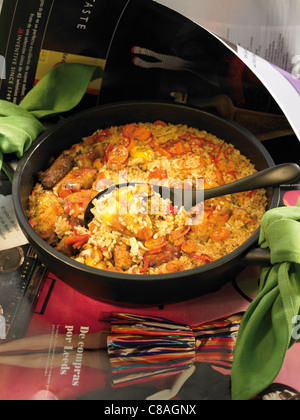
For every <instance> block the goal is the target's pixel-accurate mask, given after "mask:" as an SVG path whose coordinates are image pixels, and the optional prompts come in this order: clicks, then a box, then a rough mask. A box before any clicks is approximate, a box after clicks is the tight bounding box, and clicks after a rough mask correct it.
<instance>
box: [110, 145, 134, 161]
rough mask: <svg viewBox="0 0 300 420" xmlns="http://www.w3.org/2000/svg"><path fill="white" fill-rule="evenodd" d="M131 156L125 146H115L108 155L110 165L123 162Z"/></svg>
mask: <svg viewBox="0 0 300 420" xmlns="http://www.w3.org/2000/svg"><path fill="white" fill-rule="evenodd" d="M128 156H129V153H128V149H127V148H126V147H125V146H115V147H114V148H113V149H112V150H111V151H110V152H109V155H108V164H109V165H118V164H123V163H125V162H126V161H127V159H128Z"/></svg>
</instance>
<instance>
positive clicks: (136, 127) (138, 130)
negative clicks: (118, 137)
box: [122, 123, 151, 141]
mask: <svg viewBox="0 0 300 420" xmlns="http://www.w3.org/2000/svg"><path fill="white" fill-rule="evenodd" d="M122 134H123V136H125V137H128V138H130V139H133V140H139V141H146V140H148V139H149V138H150V137H151V131H150V130H149V129H148V128H146V127H143V126H141V125H140V124H135V123H132V124H127V125H125V127H124V128H123V131H122Z"/></svg>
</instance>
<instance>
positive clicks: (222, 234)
mask: <svg viewBox="0 0 300 420" xmlns="http://www.w3.org/2000/svg"><path fill="white" fill-rule="evenodd" d="M229 234H230V232H229V230H228V229H226V228H220V229H216V230H214V231H213V232H212V233H211V234H210V239H211V240H212V241H215V242H218V241H223V240H224V239H226V238H228V236H229Z"/></svg>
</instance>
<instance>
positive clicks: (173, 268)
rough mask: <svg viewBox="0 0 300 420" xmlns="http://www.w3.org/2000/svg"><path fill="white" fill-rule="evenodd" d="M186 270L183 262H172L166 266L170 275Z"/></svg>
mask: <svg viewBox="0 0 300 420" xmlns="http://www.w3.org/2000/svg"><path fill="white" fill-rule="evenodd" d="M184 269H185V266H184V264H183V262H181V261H179V260H172V261H169V262H168V263H167V264H166V270H167V271H168V272H169V273H176V272H178V271H183V270H184Z"/></svg>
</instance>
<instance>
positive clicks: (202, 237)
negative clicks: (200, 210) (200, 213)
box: [188, 208, 232, 242]
mask: <svg viewBox="0 0 300 420" xmlns="http://www.w3.org/2000/svg"><path fill="white" fill-rule="evenodd" d="M231 213H232V212H231V210H230V209H228V208H221V209H220V210H219V211H216V210H211V211H210V212H209V211H205V212H204V218H203V222H202V223H199V224H195V225H193V226H192V228H191V231H190V233H189V234H188V238H189V239H193V240H198V241H200V242H206V241H207V240H208V239H209V237H210V234H211V233H212V232H213V231H214V230H216V229H219V228H221V227H222V226H224V225H225V223H226V222H227V221H228V220H229V218H230V216H231Z"/></svg>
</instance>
